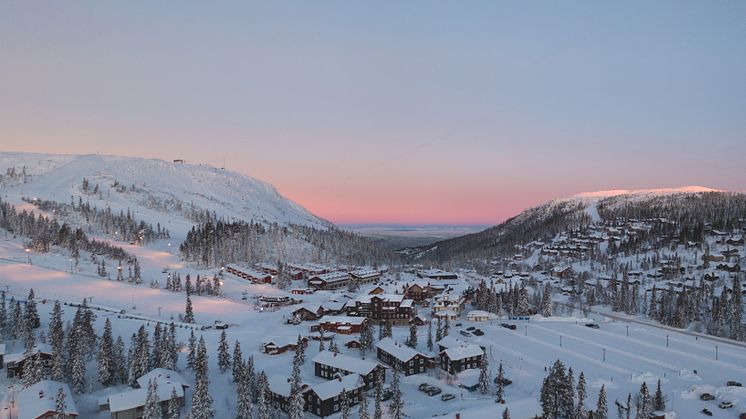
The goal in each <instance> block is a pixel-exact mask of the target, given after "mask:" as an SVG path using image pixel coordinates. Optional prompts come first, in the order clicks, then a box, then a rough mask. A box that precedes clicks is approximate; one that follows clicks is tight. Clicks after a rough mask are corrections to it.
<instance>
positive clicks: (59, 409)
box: [54, 387, 67, 419]
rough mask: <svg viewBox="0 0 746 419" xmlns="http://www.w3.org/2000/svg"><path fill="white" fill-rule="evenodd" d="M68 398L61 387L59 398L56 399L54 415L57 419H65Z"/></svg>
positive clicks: (58, 391) (58, 393) (58, 392)
mask: <svg viewBox="0 0 746 419" xmlns="http://www.w3.org/2000/svg"><path fill="white" fill-rule="evenodd" d="M66 398H67V396H66V395H65V390H63V389H62V387H60V388H59V389H58V390H57V396H55V398H54V413H55V419H65V418H66V415H65V411H66V410H67V401H66V400H65V399H66Z"/></svg>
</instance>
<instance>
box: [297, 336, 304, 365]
mask: <svg viewBox="0 0 746 419" xmlns="http://www.w3.org/2000/svg"><path fill="white" fill-rule="evenodd" d="M295 353H296V356H297V357H298V360H299V361H300V363H301V364H304V363H305V362H306V347H305V345H304V343H303V338H301V336H300V334H298V341H297V342H296V344H295Z"/></svg>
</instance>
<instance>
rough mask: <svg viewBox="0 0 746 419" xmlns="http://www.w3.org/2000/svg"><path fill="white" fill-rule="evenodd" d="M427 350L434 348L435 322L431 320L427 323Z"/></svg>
mask: <svg viewBox="0 0 746 419" xmlns="http://www.w3.org/2000/svg"><path fill="white" fill-rule="evenodd" d="M427 350H428V351H432V350H433V322H432V321H430V322H428V324H427Z"/></svg>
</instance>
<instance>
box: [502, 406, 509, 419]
mask: <svg viewBox="0 0 746 419" xmlns="http://www.w3.org/2000/svg"><path fill="white" fill-rule="evenodd" d="M503 419H510V412H509V411H508V408H507V407H506V408H505V410H503Z"/></svg>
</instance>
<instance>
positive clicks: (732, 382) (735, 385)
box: [725, 381, 741, 387]
mask: <svg viewBox="0 0 746 419" xmlns="http://www.w3.org/2000/svg"><path fill="white" fill-rule="evenodd" d="M725 385H726V386H728V387H741V383H739V382H738V381H728V382H727V383H725Z"/></svg>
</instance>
